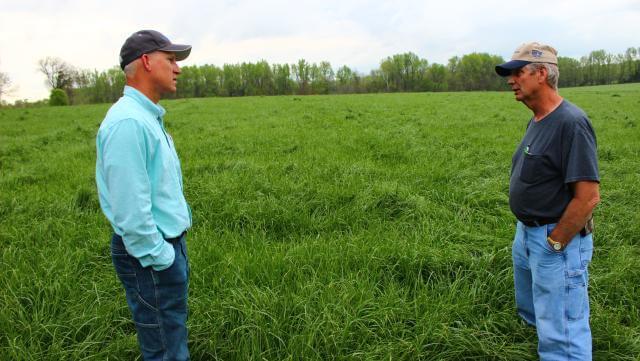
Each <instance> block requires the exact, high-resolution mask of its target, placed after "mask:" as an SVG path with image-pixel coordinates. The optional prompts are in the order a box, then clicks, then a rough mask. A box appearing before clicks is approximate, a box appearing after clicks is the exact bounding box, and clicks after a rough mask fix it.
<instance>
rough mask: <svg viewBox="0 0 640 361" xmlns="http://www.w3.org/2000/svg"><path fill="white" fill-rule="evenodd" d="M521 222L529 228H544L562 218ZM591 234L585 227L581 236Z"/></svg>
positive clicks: (581, 231)
mask: <svg viewBox="0 0 640 361" xmlns="http://www.w3.org/2000/svg"><path fill="white" fill-rule="evenodd" d="M519 221H520V222H522V224H524V225H525V226H527V227H542V226H546V225H547V224H551V223H558V221H560V218H538V219H536V220H533V221H531V220H528V221H523V220H521V219H519ZM589 233H591V231H589V230H587V227H583V228H582V229H581V230H580V235H581V236H582V237H585V236H586V235H587V234H589Z"/></svg>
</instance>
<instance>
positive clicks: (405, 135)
mask: <svg viewBox="0 0 640 361" xmlns="http://www.w3.org/2000/svg"><path fill="white" fill-rule="evenodd" d="M561 94H562V95H563V96H565V97H567V98H568V99H569V100H571V101H572V102H574V103H575V104H577V105H579V106H581V107H582V108H583V109H584V110H585V111H586V112H587V113H588V114H589V116H590V117H591V119H592V122H593V124H594V127H595V129H596V132H597V136H598V142H599V158H600V168H601V177H602V184H601V193H602V202H601V204H600V205H599V206H598V208H597V211H596V227H597V228H596V233H595V243H596V249H595V252H594V261H593V263H592V265H591V268H590V272H591V283H590V297H591V308H592V319H591V325H592V329H593V336H594V358H595V359H596V360H637V359H639V358H640V236H639V235H640V212H639V211H638V206H639V205H640V202H639V201H638V199H639V198H640V141H639V139H640V84H635V85H624V86H622V85H621V86H607V87H593V88H576V89H565V90H562V91H561ZM162 104H163V105H164V106H165V107H166V108H167V110H168V115H167V117H166V123H167V128H168V130H169V132H171V133H172V135H173V138H174V140H175V142H176V146H177V148H178V153H179V155H180V157H181V160H182V165H183V172H184V179H185V191H186V196H187V200H188V201H189V202H190V204H191V207H192V208H193V218H194V219H193V220H194V226H193V229H192V230H191V231H190V233H189V236H188V246H189V252H190V262H191V276H192V279H191V289H190V309H191V310H190V319H189V327H190V350H191V354H192V358H193V359H194V360H216V359H217V360H471V359H473V360H535V359H537V356H536V345H537V339H536V335H535V330H534V329H532V328H530V327H527V326H525V325H524V324H523V323H522V322H520V320H519V318H518V317H517V315H516V312H515V307H514V294H513V280H512V270H511V241H512V235H513V230H514V224H515V219H514V217H513V216H512V215H511V212H510V210H509V205H508V178H509V170H510V162H511V155H512V152H513V151H514V149H515V147H516V145H517V144H518V142H519V140H520V138H521V136H522V135H523V133H524V130H525V126H526V122H527V119H528V118H529V116H530V113H529V111H528V110H527V109H526V108H525V107H524V106H523V105H521V104H520V103H517V102H516V101H514V100H513V96H512V94H511V93H507V92H503V93H497V92H468V93H431V94H429V93H420V94H418V93H413V94H379V95H377V94H374V95H371V94H370V95H343V96H308V97H291V96H288V97H250V98H217V99H211V98H209V99H188V100H175V101H165V102H163V103H162ZM108 107H109V105H108V104H103V105H95V106H78V107H66V108H65V107H60V108H33V109H0V249H1V257H2V258H1V259H0V269H1V272H0V359H2V360H132V359H134V358H136V357H138V350H137V345H136V339H135V329H134V326H133V323H132V322H131V321H129V313H128V310H127V308H126V302H125V299H124V292H123V290H122V289H121V286H120V284H119V281H118V280H117V278H116V276H115V273H114V271H113V267H112V265H111V258H110V254H109V239H110V234H111V230H110V227H109V225H108V223H107V221H106V219H105V218H104V216H103V215H102V213H101V211H100V208H99V204H98V200H97V196H96V190H95V188H96V187H95V183H94V167H95V134H96V131H97V129H98V126H99V123H100V122H101V120H102V118H103V117H104V114H105V112H106V110H107V109H108Z"/></svg>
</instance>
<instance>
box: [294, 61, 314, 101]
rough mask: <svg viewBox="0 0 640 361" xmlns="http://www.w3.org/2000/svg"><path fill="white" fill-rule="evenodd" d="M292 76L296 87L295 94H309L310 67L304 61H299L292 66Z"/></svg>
mask: <svg viewBox="0 0 640 361" xmlns="http://www.w3.org/2000/svg"><path fill="white" fill-rule="evenodd" d="M291 68H292V70H293V75H294V76H295V79H296V83H297V85H298V90H297V94H309V93H310V91H311V89H310V87H309V82H310V78H311V74H310V73H311V66H310V65H309V63H307V61H306V60H304V59H300V60H298V63H297V64H293V65H292V67H291Z"/></svg>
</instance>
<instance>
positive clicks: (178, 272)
mask: <svg viewBox="0 0 640 361" xmlns="http://www.w3.org/2000/svg"><path fill="white" fill-rule="evenodd" d="M173 247H174V249H175V255H176V256H175V258H174V260H173V264H171V266H170V267H169V268H167V269H164V270H162V271H156V270H153V269H150V271H151V275H152V277H153V282H154V283H155V284H156V285H160V284H161V285H163V287H167V286H168V287H173V288H176V289H179V288H180V285H186V284H187V281H188V278H189V276H188V272H189V271H188V264H187V258H186V254H185V253H186V252H184V251H183V250H181V248H182V246H181V244H180V243H177V244H174V245H173Z"/></svg>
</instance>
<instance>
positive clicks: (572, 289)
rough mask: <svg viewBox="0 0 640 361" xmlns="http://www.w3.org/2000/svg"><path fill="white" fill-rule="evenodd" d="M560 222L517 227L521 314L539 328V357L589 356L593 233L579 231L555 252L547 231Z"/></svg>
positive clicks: (515, 252)
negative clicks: (549, 241)
mask: <svg viewBox="0 0 640 361" xmlns="http://www.w3.org/2000/svg"><path fill="white" fill-rule="evenodd" d="M555 226H556V224H549V225H546V226H541V227H527V226H525V225H524V224H522V223H521V222H518V224H517V226H516V235H515V238H514V241H513V249H512V254H513V273H514V281H515V291H516V306H517V308H518V313H519V314H520V316H521V317H522V318H523V319H524V320H525V321H526V322H527V323H529V324H531V325H533V326H535V327H536V331H537V333H538V354H539V356H540V360H543V361H544V360H554V361H557V360H581V361H584V360H591V328H590V327H589V295H588V292H587V287H588V282H589V272H588V266H589V263H590V262H591V256H592V254H593V237H592V235H591V234H588V235H586V236H584V237H582V236H581V235H580V234H577V235H576V236H575V237H574V238H573V239H572V240H571V242H570V243H569V244H568V245H567V247H566V248H565V249H564V250H563V251H561V252H558V251H555V250H553V248H551V246H550V245H549V244H548V243H547V236H548V235H549V234H550V233H551V231H552V230H553V229H554V228H555Z"/></svg>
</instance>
